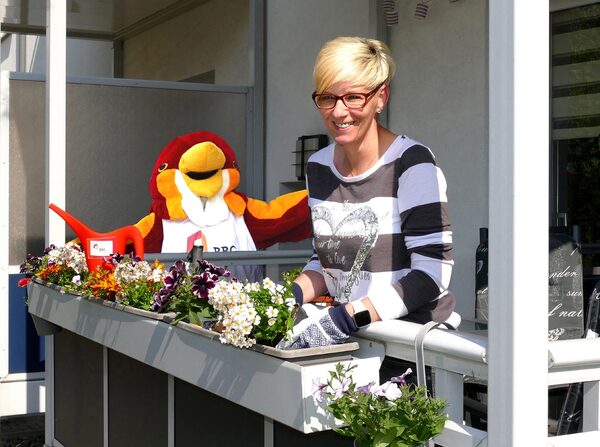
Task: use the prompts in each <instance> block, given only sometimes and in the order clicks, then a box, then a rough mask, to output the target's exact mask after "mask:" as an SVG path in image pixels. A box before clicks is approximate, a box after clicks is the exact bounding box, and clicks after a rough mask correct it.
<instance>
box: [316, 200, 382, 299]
mask: <svg viewBox="0 0 600 447" xmlns="http://www.w3.org/2000/svg"><path fill="white" fill-rule="evenodd" d="M312 219H313V223H316V222H317V221H318V220H322V221H324V222H326V223H327V225H329V228H330V229H331V235H332V236H339V237H343V236H340V235H339V233H341V231H340V230H341V229H342V228H343V227H344V226H345V225H351V224H356V223H361V224H362V227H363V228H364V231H360V233H358V234H356V233H352V235H351V236H352V237H357V236H362V242H361V244H360V247H359V249H358V251H357V253H356V257H355V258H354V262H353V263H352V268H351V269H350V275H349V276H348V279H347V281H346V286H345V287H344V290H342V291H340V290H338V293H337V294H336V298H337V299H338V301H342V302H347V301H348V300H349V298H350V292H351V291H352V285H353V284H354V282H355V281H356V278H357V277H358V274H359V272H360V270H361V268H362V266H363V264H364V262H365V259H366V258H367V255H368V254H369V252H370V251H371V249H372V248H373V246H374V245H375V241H376V240H377V229H378V228H379V222H378V220H377V216H376V215H375V213H374V212H373V210H372V209H371V208H369V207H366V206H363V207H361V208H357V209H355V210H354V211H352V212H351V213H349V214H347V215H346V216H345V217H344V218H343V219H342V220H341V221H340V222H338V223H337V224H336V223H335V222H334V220H333V216H332V214H331V211H330V210H329V209H328V208H325V207H323V206H315V207H314V208H313V209H312ZM344 236H345V235H344Z"/></svg>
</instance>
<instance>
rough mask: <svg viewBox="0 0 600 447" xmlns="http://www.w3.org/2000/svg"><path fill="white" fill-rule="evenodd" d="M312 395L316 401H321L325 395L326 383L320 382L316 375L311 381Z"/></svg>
mask: <svg viewBox="0 0 600 447" xmlns="http://www.w3.org/2000/svg"><path fill="white" fill-rule="evenodd" d="M312 395H313V399H314V400H315V401H316V402H322V401H323V399H325V396H326V395H327V383H321V379H319V378H318V377H316V378H314V379H313V383H312Z"/></svg>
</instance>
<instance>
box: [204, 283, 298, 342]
mask: <svg viewBox="0 0 600 447" xmlns="http://www.w3.org/2000/svg"><path fill="white" fill-rule="evenodd" d="M261 289H263V290H267V291H268V292H269V295H270V297H271V302H272V303H273V306H269V307H268V308H267V310H266V317H267V324H268V325H269V326H273V325H274V324H275V323H276V322H277V316H278V315H279V312H280V308H279V309H278V308H277V306H281V305H282V304H283V303H284V299H283V295H284V293H285V287H284V286H282V285H280V284H276V283H275V282H273V281H272V280H271V279H269V278H265V279H263V282H262V284H261V283H258V282H254V283H240V282H236V281H232V282H228V281H219V282H217V285H216V286H215V287H214V288H213V289H211V290H210V292H209V294H208V301H209V303H210V304H211V305H212V306H213V307H214V309H215V310H216V311H217V313H218V315H219V317H218V318H219V321H220V323H221V324H222V325H223V328H224V330H223V332H222V333H221V337H220V339H221V342H222V343H229V344H232V345H234V346H238V347H241V348H247V347H250V346H252V345H253V344H255V343H256V340H255V339H253V338H252V337H250V333H251V332H252V329H253V328H254V326H257V325H259V324H260V323H261V318H260V315H258V313H257V311H256V309H255V307H254V303H253V302H252V298H251V297H250V296H249V293H250V292H257V291H260V290H261ZM285 304H286V306H287V307H289V308H292V307H294V304H295V300H294V299H293V298H291V299H290V298H288V299H286V300H285Z"/></svg>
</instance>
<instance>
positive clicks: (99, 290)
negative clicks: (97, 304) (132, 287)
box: [85, 269, 121, 300]
mask: <svg viewBox="0 0 600 447" xmlns="http://www.w3.org/2000/svg"><path fill="white" fill-rule="evenodd" d="M85 287H86V288H87V289H89V290H91V291H92V294H93V295H94V296H97V297H99V298H105V299H111V300H112V299H114V298H115V295H116V294H117V293H118V292H119V291H120V290H121V287H120V286H119V284H118V283H117V280H116V279H115V276H114V275H113V273H112V272H110V271H107V270H102V269H98V270H95V271H94V272H92V273H91V274H90V277H89V278H88V281H87V283H86V284H85Z"/></svg>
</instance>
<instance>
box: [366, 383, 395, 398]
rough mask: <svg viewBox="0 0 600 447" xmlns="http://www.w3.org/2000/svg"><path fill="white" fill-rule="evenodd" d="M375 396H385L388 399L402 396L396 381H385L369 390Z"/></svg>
mask: <svg viewBox="0 0 600 447" xmlns="http://www.w3.org/2000/svg"><path fill="white" fill-rule="evenodd" d="M371 392H372V393H373V394H374V395H375V396H380V397H385V398H386V399H387V400H389V401H393V400H396V399H398V398H399V397H401V396H402V391H400V388H399V387H398V384H397V383H392V382H385V383H383V384H381V385H379V386H376V387H375V388H373V390H372V391H371Z"/></svg>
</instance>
